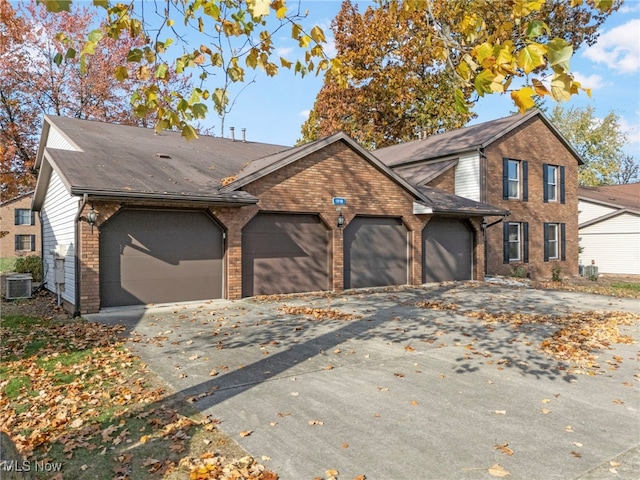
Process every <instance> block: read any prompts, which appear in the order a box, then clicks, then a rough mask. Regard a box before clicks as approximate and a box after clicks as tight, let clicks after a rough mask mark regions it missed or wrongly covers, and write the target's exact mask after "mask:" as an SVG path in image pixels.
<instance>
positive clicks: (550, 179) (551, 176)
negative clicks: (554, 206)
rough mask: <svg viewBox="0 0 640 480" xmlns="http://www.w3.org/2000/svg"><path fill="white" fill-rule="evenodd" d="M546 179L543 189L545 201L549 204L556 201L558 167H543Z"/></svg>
mask: <svg viewBox="0 0 640 480" xmlns="http://www.w3.org/2000/svg"><path fill="white" fill-rule="evenodd" d="M544 168H546V176H545V178H546V179H547V181H546V183H545V185H544V188H545V195H546V199H547V201H549V202H557V201H558V167H556V166H555V165H545V167H544Z"/></svg>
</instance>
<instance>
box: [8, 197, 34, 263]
mask: <svg viewBox="0 0 640 480" xmlns="http://www.w3.org/2000/svg"><path fill="white" fill-rule="evenodd" d="M32 199H33V194H25V195H21V196H20V197H17V198H16V199H14V200H8V201H6V202H4V203H3V204H2V205H1V206H0V231H3V232H7V234H6V235H4V236H3V237H2V238H0V257H2V258H16V257H23V256H26V255H38V256H41V254H42V252H41V248H42V242H41V241H40V219H39V217H38V215H37V214H36V215H34V225H16V224H15V211H16V209H24V210H31V201H32ZM16 235H34V236H35V242H34V247H35V249H34V250H31V249H27V250H16Z"/></svg>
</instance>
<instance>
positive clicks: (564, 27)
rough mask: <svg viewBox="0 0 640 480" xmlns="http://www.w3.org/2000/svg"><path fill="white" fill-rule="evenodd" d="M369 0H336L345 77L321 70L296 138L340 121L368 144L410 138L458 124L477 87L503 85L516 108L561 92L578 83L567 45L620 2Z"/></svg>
mask: <svg viewBox="0 0 640 480" xmlns="http://www.w3.org/2000/svg"><path fill="white" fill-rule="evenodd" d="M375 3H376V5H375V7H369V8H367V9H366V11H365V12H364V13H359V12H358V9H357V7H354V6H353V5H352V4H351V3H350V2H349V1H345V2H343V4H342V8H341V10H340V13H339V14H338V16H337V17H336V19H335V20H334V22H333V23H332V29H333V32H334V34H335V40H336V49H337V59H338V60H339V62H340V64H341V69H342V72H348V77H347V78H346V79H345V78H344V76H343V75H335V74H334V73H333V72H331V71H330V72H328V73H327V74H326V75H325V83H324V86H323V88H322V89H321V91H320V93H319V95H318V97H317V99H316V103H315V105H314V109H313V111H312V114H311V115H310V117H309V119H308V120H307V122H305V124H304V125H303V127H302V136H303V141H308V140H313V139H315V138H318V136H324V135H328V134H330V133H333V132H335V131H337V130H345V131H346V132H347V133H350V134H351V135H352V136H354V137H355V138H356V139H358V140H359V141H361V142H362V143H363V144H365V145H366V146H369V147H371V148H376V147H381V146H385V145H389V144H392V143H397V142H400V141H407V140H409V139H411V138H415V135H416V131H422V132H424V133H425V134H434V133H439V132H441V131H443V130H448V129H452V128H459V127H460V126H462V125H464V124H465V123H466V122H467V121H468V120H469V119H470V118H471V117H472V115H473V114H472V113H470V111H469V107H470V106H471V105H473V104H474V103H475V101H477V99H478V97H479V96H483V95H485V94H492V93H507V92H509V93H510V95H511V98H512V99H513V101H514V103H515V105H516V106H517V107H518V109H519V110H520V111H521V112H522V111H525V110H526V109H528V108H531V107H534V106H535V105H536V103H539V102H540V101H541V98H542V97H547V98H548V97H552V98H553V99H554V100H566V99H567V98H569V97H570V96H571V95H573V94H576V93H578V92H579V91H580V90H581V87H580V84H579V83H578V82H576V81H575V80H574V79H573V77H572V76H571V75H570V73H569V59H570V57H571V54H572V53H573V51H575V50H576V49H578V48H579V47H580V46H581V45H583V44H593V43H594V42H595V40H596V38H597V31H598V27H599V26H600V25H601V24H602V22H603V21H604V20H605V19H606V17H607V16H608V15H609V14H610V13H611V12H612V11H614V10H616V9H617V8H619V6H620V2H607V3H606V4H605V3H604V2H590V3H589V4H585V3H583V2H581V1H575V2H571V4H570V5H569V4H568V3H567V2H565V1H559V0H548V1H544V0H537V1H524V0H523V1H519V2H492V1H485V0H474V1H468V0H448V1H444V0H426V1H423V2H421V3H420V2H412V1H405V2H396V1H390V0H378V1H376V2H375ZM518 79H519V82H514V80H518ZM515 83H518V85H520V86H518V87H513V85H514V84H515ZM522 84H523V85H522ZM341 87H343V88H344V87H346V88H345V89H344V91H340V88H341ZM587 93H589V92H587Z"/></svg>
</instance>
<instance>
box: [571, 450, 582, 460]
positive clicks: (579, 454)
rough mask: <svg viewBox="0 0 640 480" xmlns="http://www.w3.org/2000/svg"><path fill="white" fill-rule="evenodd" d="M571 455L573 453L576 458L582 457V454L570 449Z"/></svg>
mask: <svg viewBox="0 0 640 480" xmlns="http://www.w3.org/2000/svg"><path fill="white" fill-rule="evenodd" d="M571 455H573V456H574V457H576V458H582V454H581V453H580V452H576V451H573V450H571Z"/></svg>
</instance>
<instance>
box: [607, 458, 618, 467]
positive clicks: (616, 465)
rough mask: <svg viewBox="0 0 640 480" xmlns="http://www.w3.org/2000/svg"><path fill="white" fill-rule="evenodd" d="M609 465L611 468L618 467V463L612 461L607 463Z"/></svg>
mask: <svg viewBox="0 0 640 480" xmlns="http://www.w3.org/2000/svg"><path fill="white" fill-rule="evenodd" d="M609 465H611V466H612V467H619V466H620V462H614V461H613V460H611V461H610V462H609Z"/></svg>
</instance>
